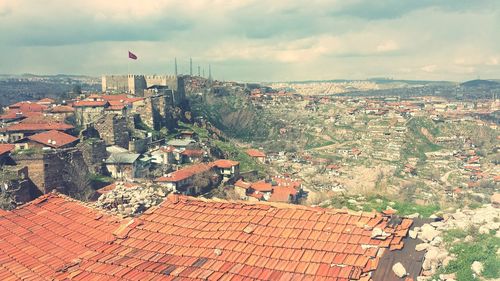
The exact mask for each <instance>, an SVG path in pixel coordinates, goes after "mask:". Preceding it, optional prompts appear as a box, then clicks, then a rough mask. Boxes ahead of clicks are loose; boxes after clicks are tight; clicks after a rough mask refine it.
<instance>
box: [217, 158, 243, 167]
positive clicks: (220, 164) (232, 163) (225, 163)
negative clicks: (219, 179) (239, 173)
mask: <svg viewBox="0 0 500 281" xmlns="http://www.w3.org/2000/svg"><path fill="white" fill-rule="evenodd" d="M212 164H213V165H214V166H216V167H217V168H221V169H229V168H231V167H234V166H237V165H239V164H240V162H238V161H232V160H227V159H218V160H215V161H213V162H212Z"/></svg>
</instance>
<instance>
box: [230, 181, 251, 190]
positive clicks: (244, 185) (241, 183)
mask: <svg viewBox="0 0 500 281" xmlns="http://www.w3.org/2000/svg"><path fill="white" fill-rule="evenodd" d="M234 186H237V187H241V188H244V189H249V188H250V187H251V186H252V183H250V182H245V181H244V180H241V179H240V180H238V181H236V182H235V183H234Z"/></svg>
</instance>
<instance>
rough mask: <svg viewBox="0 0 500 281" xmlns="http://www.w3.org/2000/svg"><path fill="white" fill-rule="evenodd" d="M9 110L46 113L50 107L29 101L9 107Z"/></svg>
mask: <svg viewBox="0 0 500 281" xmlns="http://www.w3.org/2000/svg"><path fill="white" fill-rule="evenodd" d="M9 108H14V109H19V110H21V111H23V112H28V111H29V112H42V111H45V110H46V109H47V108H48V107H47V106H45V105H41V104H37V103H32V102H28V101H22V102H18V103H15V104H12V105H10V106H9Z"/></svg>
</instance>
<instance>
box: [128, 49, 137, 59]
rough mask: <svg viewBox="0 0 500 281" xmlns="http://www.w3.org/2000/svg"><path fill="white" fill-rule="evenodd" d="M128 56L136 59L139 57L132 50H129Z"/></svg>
mask: <svg viewBox="0 0 500 281" xmlns="http://www.w3.org/2000/svg"><path fill="white" fill-rule="evenodd" d="M128 58H129V59H133V60H136V59H137V56H136V55H134V54H133V53H132V52H131V51H128Z"/></svg>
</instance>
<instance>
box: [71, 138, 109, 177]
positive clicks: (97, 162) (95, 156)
mask: <svg viewBox="0 0 500 281" xmlns="http://www.w3.org/2000/svg"><path fill="white" fill-rule="evenodd" d="M77 148H78V149H79V150H80V151H81V152H82V156H83V161H84V162H85V164H86V165H87V166H88V167H89V171H90V172H91V173H97V174H100V173H102V172H103V168H104V166H103V160H105V159H106V158H107V157H108V153H107V152H106V142H104V140H101V139H91V140H87V141H83V142H81V143H79V144H78V145H77Z"/></svg>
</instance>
